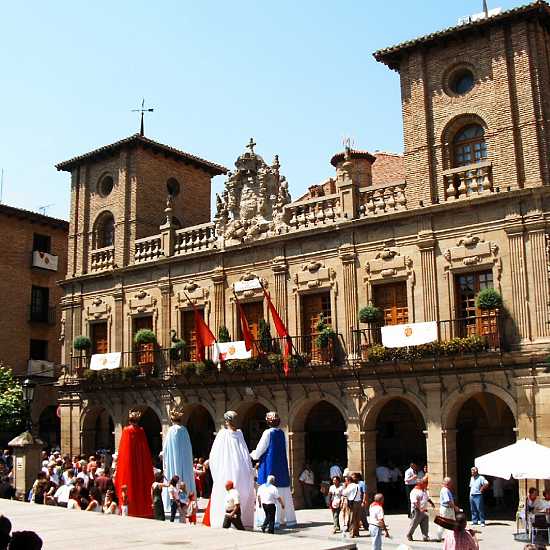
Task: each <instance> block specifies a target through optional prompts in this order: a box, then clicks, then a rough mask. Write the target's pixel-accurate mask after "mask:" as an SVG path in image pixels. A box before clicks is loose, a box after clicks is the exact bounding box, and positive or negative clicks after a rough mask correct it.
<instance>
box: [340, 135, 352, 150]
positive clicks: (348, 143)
mask: <svg viewBox="0 0 550 550" xmlns="http://www.w3.org/2000/svg"><path fill="white" fill-rule="evenodd" d="M342 145H343V146H344V151H351V150H353V147H354V146H355V141H354V139H353V138H352V137H349V136H344V137H343V138H342Z"/></svg>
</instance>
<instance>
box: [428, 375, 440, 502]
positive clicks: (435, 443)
mask: <svg viewBox="0 0 550 550" xmlns="http://www.w3.org/2000/svg"><path fill="white" fill-rule="evenodd" d="M423 387H424V390H425V392H426V402H427V414H428V417H427V418H426V430H425V433H426V456H427V459H428V472H429V476H430V485H431V486H432V487H439V486H440V485H441V482H442V481H443V478H444V477H445V465H444V463H443V457H444V446H443V431H442V429H441V385H440V384H439V382H436V383H425V384H424V385H423ZM434 497H435V498H437V497H438V494H434V495H432V498H434Z"/></svg>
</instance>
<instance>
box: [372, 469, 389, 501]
mask: <svg viewBox="0 0 550 550" xmlns="http://www.w3.org/2000/svg"><path fill="white" fill-rule="evenodd" d="M375 473H376V487H377V489H378V492H380V493H382V494H383V495H387V494H388V493H389V489H390V482H391V472H390V469H389V468H388V467H387V466H386V465H385V464H380V466H377V467H376V472H375Z"/></svg>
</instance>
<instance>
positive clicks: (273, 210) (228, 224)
mask: <svg viewBox="0 0 550 550" xmlns="http://www.w3.org/2000/svg"><path fill="white" fill-rule="evenodd" d="M255 145H256V144H255V143H254V141H253V140H252V139H251V140H250V143H249V144H248V146H247V147H248V148H249V151H247V152H246V153H243V154H242V155H241V156H239V158H238V159H237V161H236V162H235V168H236V170H235V172H229V173H228V174H227V176H228V177H227V181H226V182H225V190H224V192H223V193H222V196H219V195H217V196H216V216H215V218H214V219H215V223H216V232H217V234H218V235H219V236H221V237H223V238H224V239H225V240H226V241H229V242H231V241H233V242H238V243H241V242H249V241H252V240H255V239H258V238H262V237H267V236H273V235H278V234H279V233H281V232H283V231H286V230H287V229H288V228H287V221H288V220H286V219H285V216H286V212H285V208H284V207H285V205H287V204H288V203H289V202H290V193H289V191H288V182H287V181H286V179H285V177H284V176H281V175H280V173H279V168H280V164H279V158H278V157H277V156H276V157H275V160H274V161H273V164H272V165H268V164H267V163H266V162H265V161H264V159H263V158H262V157H261V156H260V155H257V154H256V153H255V152H254V146H255Z"/></svg>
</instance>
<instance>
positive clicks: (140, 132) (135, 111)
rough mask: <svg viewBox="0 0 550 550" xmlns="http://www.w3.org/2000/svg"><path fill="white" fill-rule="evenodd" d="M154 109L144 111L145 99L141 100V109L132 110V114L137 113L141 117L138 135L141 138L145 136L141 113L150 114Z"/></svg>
mask: <svg viewBox="0 0 550 550" xmlns="http://www.w3.org/2000/svg"><path fill="white" fill-rule="evenodd" d="M153 111H154V109H151V108H149V109H146V108H145V98H143V99H142V100H141V109H132V113H139V114H140V115H141V124H140V127H139V135H140V136H143V135H145V131H144V126H143V113H152V112H153Z"/></svg>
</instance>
